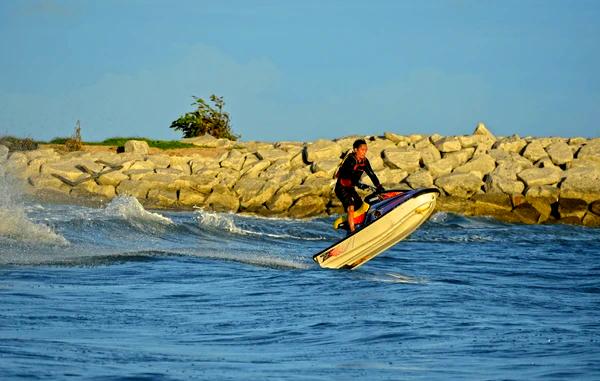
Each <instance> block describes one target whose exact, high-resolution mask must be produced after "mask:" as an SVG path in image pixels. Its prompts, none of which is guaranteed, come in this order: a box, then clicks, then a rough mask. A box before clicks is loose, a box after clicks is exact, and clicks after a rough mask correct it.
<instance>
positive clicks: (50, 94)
mask: <svg viewBox="0 0 600 381" xmlns="http://www.w3.org/2000/svg"><path fill="white" fill-rule="evenodd" d="M598 20H600V2H599V1H593V0H592V1H586V0H577V1H553V0H545V1H522V0H521V1H508V0H503V1H371V2H366V1H352V0H344V1H333V0H332V1H312V0H304V1H292V0H289V1H286V0H279V1H276V0H271V1H252V0H247V1H228V0H223V1H220V2H215V1H198V0H196V1H156V0H154V1H153V0H144V1H127V0H120V1H112V0H102V1H86V0H73V1H68V0H65V1H58V0H35V1H34V0H27V1H25V0H23V1H20V0H7V1H2V2H0V135H5V134H10V135H17V136H29V137H34V138H38V139H51V138H53V137H59V136H68V135H70V134H71V133H72V132H73V129H74V126H75V122H76V120H78V119H79V120H81V126H82V134H83V138H84V140H89V141H92V140H102V139H105V138H108V137H113V136H146V137H150V138H157V139H175V138H179V137H180V136H181V135H180V133H178V132H176V131H173V130H171V129H169V125H170V123H171V121H173V120H174V119H176V118H177V117H178V116H180V115H181V114H183V113H185V112H187V111H191V110H192V109H193V108H192V106H190V104H191V102H192V95H195V96H199V97H203V98H208V97H209V96H210V94H213V93H214V94H217V95H220V96H223V97H224V98H225V102H226V106H225V109H226V111H228V112H229V113H230V115H231V119H232V127H233V131H234V132H236V133H238V134H241V135H242V139H243V140H263V141H280V140H298V141H309V140H315V139H319V138H335V137H341V136H347V135H353V134H366V135H379V134H382V133H383V132H385V131H392V132H396V133H398V134H403V135H408V134H415V133H421V134H432V133H439V134H442V135H459V134H469V133H471V132H472V131H473V129H474V127H475V124H476V123H477V122H478V121H483V122H485V123H486V124H487V125H488V127H489V128H490V130H491V131H492V132H494V133H495V134H497V135H512V134H519V135H521V136H527V135H533V136H546V135H558V136H567V137H568V136H586V137H598V136H600V122H599V121H600V71H599V70H598V67H600V49H598V47H599V46H600V22H599V21H598Z"/></svg>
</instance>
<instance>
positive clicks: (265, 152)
mask: <svg viewBox="0 0 600 381" xmlns="http://www.w3.org/2000/svg"><path fill="white" fill-rule="evenodd" d="M256 157H258V158H259V159H260V160H269V161H276V160H282V159H286V160H288V161H289V160H290V159H291V158H292V154H291V153H290V152H288V151H284V150H282V149H278V148H271V149H259V150H257V151H256Z"/></svg>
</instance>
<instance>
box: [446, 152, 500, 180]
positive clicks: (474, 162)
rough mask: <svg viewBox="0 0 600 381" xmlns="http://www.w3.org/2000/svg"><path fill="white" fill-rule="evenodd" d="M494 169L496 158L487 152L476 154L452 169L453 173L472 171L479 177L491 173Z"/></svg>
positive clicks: (481, 177)
mask: <svg viewBox="0 0 600 381" xmlns="http://www.w3.org/2000/svg"><path fill="white" fill-rule="evenodd" d="M494 169H496V160H494V158H493V157H491V156H490V155H487V154H482V155H480V156H477V157H475V158H473V159H471V160H469V161H468V162H467V163H466V164H464V165H461V166H460V167H457V168H455V169H454V171H453V172H454V173H469V172H470V173H474V174H477V176H478V177H479V178H480V179H483V176H485V175H487V174H488V173H491V172H492V171H493V170H494Z"/></svg>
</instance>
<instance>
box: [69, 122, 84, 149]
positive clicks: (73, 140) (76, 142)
mask: <svg viewBox="0 0 600 381" xmlns="http://www.w3.org/2000/svg"><path fill="white" fill-rule="evenodd" d="M82 147H83V144H82V143H81V124H80V123H79V120H78V121H77V124H76V125H75V133H74V134H73V136H72V137H70V138H68V139H67V140H66V141H65V148H66V149H67V151H68V152H73V151H81V148H82Z"/></svg>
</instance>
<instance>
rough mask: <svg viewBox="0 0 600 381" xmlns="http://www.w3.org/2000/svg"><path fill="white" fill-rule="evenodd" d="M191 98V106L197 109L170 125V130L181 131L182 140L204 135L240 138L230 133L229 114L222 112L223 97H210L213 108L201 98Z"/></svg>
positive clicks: (231, 138)
mask: <svg viewBox="0 0 600 381" xmlns="http://www.w3.org/2000/svg"><path fill="white" fill-rule="evenodd" d="M192 98H194V103H192V106H196V107H197V109H196V110H195V111H192V112H188V113H186V114H185V115H183V116H180V117H179V119H177V120H175V121H173V122H172V123H171V126H170V128H173V129H175V130H180V131H183V137H184V138H193V137H196V136H200V135H204V134H209V135H212V136H214V137H215V138H226V139H230V140H237V139H238V138H239V137H240V136H239V135H234V134H233V133H232V132H231V125H230V122H229V114H228V113H226V112H224V111H223V106H224V105H225V102H224V101H223V97H218V96H216V95H214V94H213V95H211V96H210V100H211V101H212V102H213V103H214V107H213V106H211V105H210V104H208V103H206V102H205V101H204V99H202V98H198V97H195V96H193V97H192Z"/></svg>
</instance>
